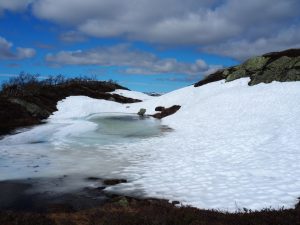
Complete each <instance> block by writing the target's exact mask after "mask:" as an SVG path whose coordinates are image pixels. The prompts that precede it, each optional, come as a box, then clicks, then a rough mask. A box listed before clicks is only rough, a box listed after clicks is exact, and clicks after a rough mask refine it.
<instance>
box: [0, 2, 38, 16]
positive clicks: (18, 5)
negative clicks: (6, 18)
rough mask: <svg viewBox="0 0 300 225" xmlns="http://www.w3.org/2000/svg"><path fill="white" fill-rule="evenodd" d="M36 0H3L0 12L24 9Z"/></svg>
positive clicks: (0, 4) (0, 3)
mask: <svg viewBox="0 0 300 225" xmlns="http://www.w3.org/2000/svg"><path fill="white" fill-rule="evenodd" d="M33 1H34V0H1V1H0V13H1V12H2V11H3V10H10V11H22V10H24V9H26V8H27V6H28V5H29V4H30V3H31V2H33Z"/></svg>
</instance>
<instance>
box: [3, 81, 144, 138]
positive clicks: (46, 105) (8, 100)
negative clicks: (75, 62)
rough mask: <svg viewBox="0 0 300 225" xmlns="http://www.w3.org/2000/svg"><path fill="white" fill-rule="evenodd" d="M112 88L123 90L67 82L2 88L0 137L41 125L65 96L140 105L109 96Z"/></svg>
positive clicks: (91, 83)
mask: <svg viewBox="0 0 300 225" xmlns="http://www.w3.org/2000/svg"><path fill="white" fill-rule="evenodd" d="M116 89H126V88H124V87H122V86H119V85H117V84H111V83H108V82H101V81H90V82H82V83H80V82H75V81H74V82H72V81H70V82H68V83H63V84H59V85H43V84H41V83H37V84H35V85H30V86H29V85H28V86H26V85H24V86H23V87H21V89H20V88H18V87H15V86H14V85H11V86H9V85H8V86H6V87H5V89H3V90H2V91H1V92H0V135H4V134H8V133H9V132H11V131H13V130H15V129H16V128H20V127H24V126H30V125H35V124H39V123H41V121H42V120H44V119H46V118H48V117H49V116H50V115H51V114H52V113H53V112H54V111H56V110H57V108H56V105H57V102H58V101H60V100H62V99H64V98H66V97H68V96H78V95H84V96H88V97H91V98H96V99H105V100H109V101H115V102H119V103H134V102H140V100H138V99H132V98H126V97H124V96H120V95H117V94H111V93H109V92H112V91H114V90H116Z"/></svg>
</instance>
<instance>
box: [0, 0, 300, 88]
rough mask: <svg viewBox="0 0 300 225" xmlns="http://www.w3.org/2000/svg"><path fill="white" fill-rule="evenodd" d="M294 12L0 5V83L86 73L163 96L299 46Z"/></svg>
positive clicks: (225, 1)
mask: <svg viewBox="0 0 300 225" xmlns="http://www.w3.org/2000/svg"><path fill="white" fill-rule="evenodd" d="M299 8H300V3H299V1H296V0H285V1H283V0H277V1H273V0H260V1H258V0H253V1H237V0H203V1H201V2H199V1H196V0H187V1H186V2H184V3H183V2H182V1H179V0H163V1H161V0H160V1H158V0H152V1H148V0H140V1H139V2H137V1H134V0H122V1H121V0H86V1H79V0H1V1H0V68H1V70H0V81H4V80H6V79H8V78H9V77H11V76H14V75H16V74H18V73H19V72H21V71H25V72H29V73H38V74H41V76H42V77H45V76H47V75H56V74H63V75H65V76H68V77H72V76H89V75H93V76H97V78H98V79H99V80H109V79H113V80H116V81H118V82H119V83H120V84H122V85H124V86H126V87H129V88H130V89H133V90H138V91H156V92H168V91H172V90H174V89H177V88H180V87H184V86H187V85H190V84H192V83H194V82H196V81H198V80H200V79H202V78H203V76H205V75H207V74H209V73H210V72H212V71H215V70H217V69H218V68H222V67H226V66H232V65H236V64H238V63H240V62H241V61H244V60H245V59H247V58H248V57H251V56H254V55H259V54H262V53H266V52H270V51H279V50H283V49H287V48H299V47H300V29H299V28H300V27H299V20H300V19H299V18H300V17H299V12H298V10H297V9H299ZM262 12H263V13H262Z"/></svg>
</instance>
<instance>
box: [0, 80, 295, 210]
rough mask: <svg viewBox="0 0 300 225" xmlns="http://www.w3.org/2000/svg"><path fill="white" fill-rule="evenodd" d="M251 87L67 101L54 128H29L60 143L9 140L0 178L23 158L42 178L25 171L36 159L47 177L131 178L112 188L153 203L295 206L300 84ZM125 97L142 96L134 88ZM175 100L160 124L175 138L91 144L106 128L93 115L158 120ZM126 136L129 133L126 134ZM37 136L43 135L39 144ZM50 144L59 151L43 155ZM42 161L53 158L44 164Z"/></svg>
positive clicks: (237, 84)
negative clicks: (125, 100)
mask: <svg viewBox="0 0 300 225" xmlns="http://www.w3.org/2000/svg"><path fill="white" fill-rule="evenodd" d="M247 82H248V79H240V80H236V81H233V82H229V83H225V82H224V81H218V82H214V83H210V84H208V85H205V86H202V87H198V88H194V87H192V86H190V87H186V88H183V89H180V90H177V91H174V92H171V93H168V94H165V95H163V96H160V97H155V98H153V97H152V98H151V97H150V98H149V99H147V100H145V101H144V102H141V103H135V104H118V103H115V102H110V101H105V100H96V99H91V98H88V97H84V96H76V97H68V98H66V99H65V100H63V101H61V102H59V103H58V109H59V110H58V111H57V112H55V113H54V114H53V115H52V116H51V117H50V119H49V123H48V124H47V125H45V126H46V127H48V128H45V127H44V126H38V127H36V128H34V129H32V130H30V131H28V132H29V134H30V135H29V136H30V140H31V142H34V141H37V142H38V141H39V140H41V141H43V140H44V139H45V137H47V136H48V135H46V134H47V132H48V133H51V132H52V133H53V135H51V137H52V140H49V141H48V140H47V141H48V142H45V143H36V144H30V143H27V144H26V143H24V141H23V140H24V137H26V135H27V134H28V132H25V133H21V134H18V135H14V136H9V137H7V138H5V139H4V140H2V141H1V143H0V148H1V150H0V160H1V161H0V171H1V175H0V176H1V179H6V178H9V177H12V176H13V174H16V172H13V170H12V168H6V167H1V165H8V164H9V163H10V164H9V165H13V163H14V162H15V163H16V164H18V168H20V170H22V173H24V174H22V173H21V176H29V175H32V174H34V172H32V171H29V172H31V173H29V172H26V169H25V170H24V169H22V168H24V167H25V166H26V165H27V164H26V163H28V162H29V161H30V160H33V161H34V162H35V163H36V162H41V166H40V167H41V169H40V170H39V173H40V174H39V175H45V174H46V175H47V174H52V175H53V174H60V173H63V172H64V173H78V174H89V173H95V174H99V175H100V176H101V175H104V176H105V175H106V176H113V175H114V176H118V177H124V178H126V179H128V180H129V181H130V182H129V183H126V184H120V185H118V186H115V187H112V188H111V191H117V192H118V191H120V192H127V193H129V194H132V193H134V192H135V191H136V190H141V191H143V192H144V193H145V195H146V196H149V197H158V198H167V199H170V200H179V201H181V202H182V203H183V204H189V205H193V206H196V207H199V208H209V209H211V208H213V209H220V210H227V211H236V210H238V209H241V208H248V209H252V210H255V209H262V208H266V207H272V208H279V207H282V206H284V207H286V208H290V207H294V205H295V204H296V203H297V201H298V200H297V198H298V197H300V180H299V179H298V177H299V176H300V163H299V161H300V147H299V146H300V117H299V115H300V82H290V83H278V82H273V83H271V84H259V85H255V86H251V87H250V86H248V85H247ZM118 94H123V95H125V96H129V97H133V98H138V94H136V97H135V93H134V92H129V91H123V90H122V92H121V91H120V92H118ZM175 104H176V105H181V106H182V107H181V109H180V110H179V111H178V112H177V113H175V114H173V115H171V116H169V117H166V118H164V119H163V120H162V122H161V125H167V126H169V127H171V128H172V129H173V131H172V132H169V133H164V134H163V135H159V136H157V135H153V136H151V135H150V136H148V137H147V138H140V139H134V138H133V139H131V138H129V140H130V141H127V142H119V143H113V144H108V145H104V146H103V144H97V143H96V142H93V143H92V144H91V143H90V142H87V141H86V139H84V138H83V137H84V135H85V134H86V133H88V132H92V133H94V131H96V130H97V129H98V127H97V126H95V121H93V116H92V117H90V115H93V114H96V115H97V114H98V113H108V114H111V113H113V112H118V113H137V112H138V111H139V109H140V108H145V109H147V111H146V114H151V113H154V109H155V107H156V106H165V107H170V106H172V105H175ZM149 122H151V121H149ZM127 125H128V124H127ZM152 125H153V124H152ZM152 125H151V126H149V127H150V128H149V127H148V126H145V130H147V129H148V128H149V129H150V130H151V129H152V128H151V127H153V126H152ZM57 126H59V127H57ZM125 126H126V125H125ZM129 126H130V125H129ZM143 126H144V124H143ZM61 127H63V129H62V128H61ZM122 127H123V125H122ZM154 127H155V126H154ZM108 130H110V129H108ZM117 130H118V129H117ZM125 130H126V129H125ZM112 131H113V133H114V132H115V131H114V129H112ZM119 131H120V132H121V133H122V134H124V132H123V131H122V129H121V128H120V130H119ZM119 131H118V132H119ZM118 132H117V133H118ZM139 132H142V131H139ZM26 133H27V134H26ZM125 133H126V131H125ZM34 134H36V135H37V134H38V135H37V137H38V138H37V139H36V140H35V139H34V138H32V137H34V136H35V135H34ZM40 134H43V135H40ZM24 135H25V136H24ZM44 135H45V137H44V138H43V136H44ZM62 137H65V138H62ZM66 137H67V138H66ZM74 138H75V139H74ZM76 138H79V139H80V140H81V141H80V142H79V141H76ZM82 138H83V139H82ZM46 139H47V138H46ZM66 140H67V141H66ZM74 140H75V141H74ZM70 141H71V142H72V143H73V145H71V144H70V143H69V142H70ZM73 141H74V142H73ZM16 143H19V144H16ZM45 145H50V146H51V147H49V148H48V149H47V150H42V149H43V148H41V147H43V146H45ZM16 146H19V147H16ZM29 146H30V147H29ZM70 146H71V147H70ZM72 146H73V147H72ZM74 146H76V147H74ZM38 156H45V157H41V159H39V160H38V159H35V157H38ZM7 162H9V163H7ZM22 163H23V164H22ZM47 163H50V166H46V165H47ZM43 165H45V166H44V167H45V169H43V168H44V167H43ZM100 165H101V166H100ZM32 170H33V169H32ZM2 171H4V172H3V173H2ZM62 171H63V172H62ZM3 174H5V175H3ZM19 175H20V174H19Z"/></svg>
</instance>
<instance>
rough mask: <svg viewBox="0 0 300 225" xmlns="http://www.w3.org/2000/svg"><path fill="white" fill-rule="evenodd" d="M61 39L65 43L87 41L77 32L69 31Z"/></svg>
mask: <svg viewBox="0 0 300 225" xmlns="http://www.w3.org/2000/svg"><path fill="white" fill-rule="evenodd" d="M59 39H60V40H61V41H63V42H69V43H72V42H83V41H85V40H86V37H85V36H84V35H83V34H82V33H80V32H77V31H68V32H64V33H62V34H61V35H60V36H59Z"/></svg>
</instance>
